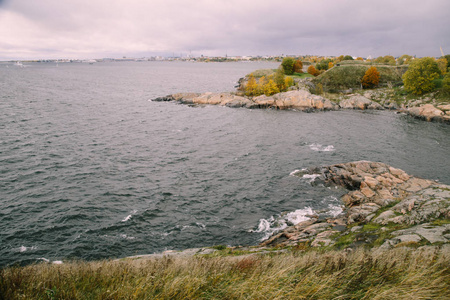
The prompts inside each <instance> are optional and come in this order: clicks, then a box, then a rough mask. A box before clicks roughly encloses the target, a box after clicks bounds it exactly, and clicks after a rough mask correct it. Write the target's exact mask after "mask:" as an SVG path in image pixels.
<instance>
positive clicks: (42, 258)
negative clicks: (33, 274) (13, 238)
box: [36, 257, 50, 263]
mask: <svg viewBox="0 0 450 300" xmlns="http://www.w3.org/2000/svg"><path fill="white" fill-rule="evenodd" d="M36 259H37V260H42V261H45V262H46V263H49V262H50V260H49V259H46V258H44V257H39V258H36Z"/></svg>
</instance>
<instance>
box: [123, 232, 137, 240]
mask: <svg viewBox="0 0 450 300" xmlns="http://www.w3.org/2000/svg"><path fill="white" fill-rule="evenodd" d="M120 237H121V238H123V239H126V240H134V239H135V237H134V236H128V235H126V234H123V233H122V234H120Z"/></svg>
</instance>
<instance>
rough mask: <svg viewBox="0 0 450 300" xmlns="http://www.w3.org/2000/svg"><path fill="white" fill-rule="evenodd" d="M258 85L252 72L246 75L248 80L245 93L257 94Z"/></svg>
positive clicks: (247, 94)
mask: <svg viewBox="0 0 450 300" xmlns="http://www.w3.org/2000/svg"><path fill="white" fill-rule="evenodd" d="M257 89H258V85H257V84H256V79H255V77H254V76H253V74H250V76H249V77H248V82H247V84H246V85H245V95H246V96H255V95H256V94H257Z"/></svg>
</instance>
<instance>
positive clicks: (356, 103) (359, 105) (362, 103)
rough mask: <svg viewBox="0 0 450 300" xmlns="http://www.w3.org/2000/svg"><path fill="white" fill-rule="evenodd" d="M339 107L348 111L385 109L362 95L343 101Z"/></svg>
mask: <svg viewBox="0 0 450 300" xmlns="http://www.w3.org/2000/svg"><path fill="white" fill-rule="evenodd" d="M339 106H340V107H341V108H346V109H361V110H364V109H383V107H382V106H381V105H380V104H378V103H376V102H374V101H372V100H369V99H367V98H366V97H364V96H361V95H353V96H351V97H349V98H347V99H344V100H341V102H339Z"/></svg>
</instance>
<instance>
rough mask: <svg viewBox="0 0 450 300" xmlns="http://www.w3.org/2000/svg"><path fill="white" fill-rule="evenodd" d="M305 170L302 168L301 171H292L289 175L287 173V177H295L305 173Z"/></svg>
mask: <svg viewBox="0 0 450 300" xmlns="http://www.w3.org/2000/svg"><path fill="white" fill-rule="evenodd" d="M306 170H307V169H305V168H303V169H301V170H294V171H292V172H291V173H289V176H296V175H297V174H299V173H302V172H305V171H306Z"/></svg>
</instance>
